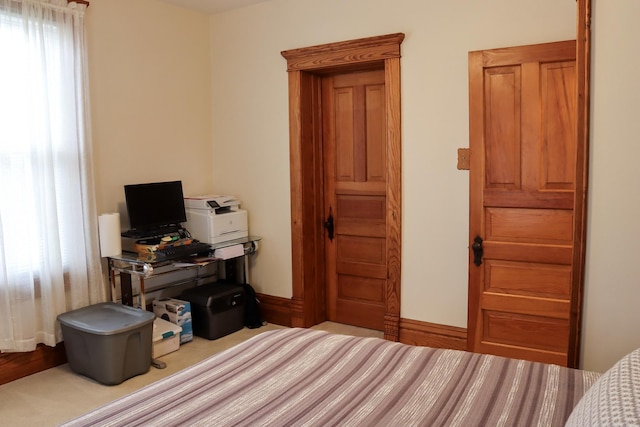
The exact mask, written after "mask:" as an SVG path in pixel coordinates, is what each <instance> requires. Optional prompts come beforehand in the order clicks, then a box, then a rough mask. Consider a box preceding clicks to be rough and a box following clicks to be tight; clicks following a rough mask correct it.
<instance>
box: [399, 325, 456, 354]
mask: <svg viewBox="0 0 640 427" xmlns="http://www.w3.org/2000/svg"><path fill="white" fill-rule="evenodd" d="M400 342H402V343H405V344H411V345H419V346H424V347H436V348H451V349H454V350H466V349H467V330H466V328H459V327H456V326H447V325H439V324H436V323H428V322H421V321H419V320H411V319H400Z"/></svg>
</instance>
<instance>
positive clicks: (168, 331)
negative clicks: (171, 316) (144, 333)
mask: <svg viewBox="0 0 640 427" xmlns="http://www.w3.org/2000/svg"><path fill="white" fill-rule="evenodd" d="M180 332H182V327H181V326H178V325H176V324H174V323H171V322H167V321H166V320H164V319H161V318H159V317H156V319H155V320H154V321H153V342H156V341H162V340H165V339H167V338H171V337H172V336H174V335H180Z"/></svg>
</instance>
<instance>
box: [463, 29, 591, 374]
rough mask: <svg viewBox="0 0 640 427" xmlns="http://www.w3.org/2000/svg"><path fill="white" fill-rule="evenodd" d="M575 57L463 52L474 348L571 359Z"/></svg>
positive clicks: (532, 51) (538, 48) (519, 50)
mask: <svg viewBox="0 0 640 427" xmlns="http://www.w3.org/2000/svg"><path fill="white" fill-rule="evenodd" d="M575 58H576V45H575V42H574V41H566V42H558V43H547V44H541V45H532V46H523V47H514V48H507V49H494V50H488V51H479V52H471V53H470V54H469V88H470V149H471V166H470V169H471V170H470V233H469V247H470V263H469V319H468V347H469V349H470V350H472V351H476V352H482V353H491V354H496V355H502V356H507V357H515V358H522V359H529V360H535V361H542V362H549V363H556V364H560V365H573V364H574V362H575V360H577V356H576V355H575V354H572V351H573V350H574V349H576V348H577V345H576V344H577V340H578V339H579V338H578V337H579V333H578V328H579V320H580V319H579V312H580V300H581V297H580V295H581V290H580V289H577V288H576V287H577V286H578V285H577V283H574V282H575V281H574V280H573V279H574V277H576V274H578V271H577V270H576V269H578V268H581V264H580V265H578V264H577V263H575V261H574V260H575V259H576V257H575V256H574V255H575V253H574V250H575V246H576V240H575V239H576V236H582V235H583V234H584V233H583V232H582V231H581V230H578V229H576V227H580V226H582V227H583V226H584V224H582V222H580V221H577V220H576V219H577V218H579V217H581V213H577V212H576V211H575V208H574V205H575V203H574V202H575V197H576V184H575V183H576V177H577V176H578V174H582V173H584V171H585V168H586V166H585V165H584V164H578V162H577V160H576V159H577V158H578V156H577V143H576V141H577V138H576V105H577V95H576V88H577V84H576V63H575ZM580 196H581V195H580ZM474 249H475V250H474Z"/></svg>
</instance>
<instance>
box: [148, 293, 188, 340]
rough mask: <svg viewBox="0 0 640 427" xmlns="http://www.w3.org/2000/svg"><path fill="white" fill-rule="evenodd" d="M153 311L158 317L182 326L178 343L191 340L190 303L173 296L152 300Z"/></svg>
mask: <svg viewBox="0 0 640 427" xmlns="http://www.w3.org/2000/svg"><path fill="white" fill-rule="evenodd" d="M153 312H154V313H155V315H156V316H158V317H159V318H161V319H163V320H166V321H169V322H171V323H174V324H176V325H178V326H180V327H181V328H182V331H181V332H180V344H184V343H186V342H189V341H192V340H193V322H192V318H191V303H190V302H189V301H182V300H179V299H175V298H160V299H156V300H153Z"/></svg>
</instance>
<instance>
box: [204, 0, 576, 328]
mask: <svg viewBox="0 0 640 427" xmlns="http://www.w3.org/2000/svg"><path fill="white" fill-rule="evenodd" d="M575 14H576V5H575V2H574V1H573V0H563V1H557V0H545V1H536V2H531V1H528V0H519V1H513V0H491V1H486V0H476V1H461V0H456V1H438V2H436V1H424V0H414V1H410V0H401V1H397V0H394V1H389V0H350V1H344V0H325V1H322V2H319V1H314V0H273V1H270V2H266V3H261V4H259V5H256V6H254V7H250V8H244V9H239V10H235V11H231V12H227V13H222V14H218V15H213V16H212V17H211V27H212V46H213V64H214V66H213V76H214V83H213V116H212V117H213V141H214V152H213V155H214V163H213V164H214V168H213V173H214V184H215V186H216V188H221V189H222V191H225V192H230V193H233V194H237V195H238V196H239V197H240V198H241V199H242V201H243V202H244V205H245V207H247V209H248V210H249V215H250V219H251V223H250V229H251V232H252V233H255V234H257V235H260V236H263V237H264V244H263V250H262V252H261V253H260V255H259V258H258V259H257V260H256V262H255V266H254V269H253V272H252V279H253V283H254V285H255V286H256V287H257V288H258V289H259V290H260V291H262V292H265V293H268V294H272V295H278V296H282V297H290V296H291V253H290V251H291V248H290V227H291V226H290V214H289V167H288V166H289V134H288V104H287V99H288V87H287V73H286V61H285V60H284V58H282V56H281V55H280V52H281V51H282V50H287V49H293V48H299V47H305V46H310V45H315V44H321V43H328V42H337V41H342V40H349V39H355V38H360V37H368V36H376V35H382V34H388V33H396V32H402V33H404V34H405V35H406V38H405V41H404V42H403V44H402V64H401V67H402V144H403V148H402V171H403V174H402V179H403V184H402V185H403V195H402V200H403V218H402V221H403V224H402V225H403V234H402V297H401V303H402V306H401V316H402V317H403V318H410V319H415V320H422V321H427V322H433V323H440V324H445V325H453V326H460V327H466V325H467V245H468V243H467V235H468V197H469V196H468V179H469V176H468V172H467V171H459V170H457V168H456V156H457V149H458V148H459V147H468V145H469V142H468V74H467V70H468V67H467V54H468V52H469V51H471V50H478V49H485V48H495V47H502V46H514V45H522V44H531V43H542V42H549V41H557V40H566V39H573V38H575Z"/></svg>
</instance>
